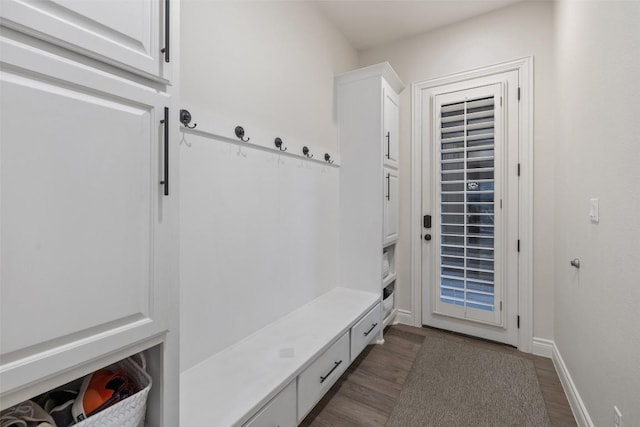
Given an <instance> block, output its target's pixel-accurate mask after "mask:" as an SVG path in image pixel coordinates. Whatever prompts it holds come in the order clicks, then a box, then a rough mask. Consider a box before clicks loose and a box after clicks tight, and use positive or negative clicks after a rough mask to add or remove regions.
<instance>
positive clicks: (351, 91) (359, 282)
mask: <svg viewBox="0 0 640 427" xmlns="http://www.w3.org/2000/svg"><path fill="white" fill-rule="evenodd" d="M336 86H337V96H338V126H339V141H340V161H341V167H340V278H341V285H342V286H345V287H351V288H355V289H360V290H364V291H369V292H376V293H381V294H382V293H383V292H382V289H383V288H385V287H388V289H392V288H393V287H394V282H395V277H396V275H395V271H396V263H397V259H396V254H397V251H396V243H397V241H398V209H399V204H398V202H399V187H398V183H399V179H400V174H399V170H398V154H399V146H398V142H399V109H398V106H399V100H398V97H399V94H400V92H402V90H403V89H404V84H403V83H402V81H400V79H399V78H398V76H397V74H396V73H395V71H394V70H393V69H392V68H391V66H390V65H389V64H388V63H382V64H377V65H372V66H370V67H366V68H361V69H358V70H355V71H351V72H348V73H345V74H342V75H340V76H338V77H336ZM390 298H391V299H387V300H385V301H383V307H384V303H385V302H386V303H387V306H388V307H389V306H390V307H391V308H390V309H388V310H386V311H384V309H383V312H384V313H385V314H386V316H384V317H385V319H384V325H385V326H386V325H388V324H389V323H391V322H392V321H393V320H394V318H395V314H396V309H395V304H394V303H393V301H394V299H395V298H394V297H393V296H391V297H390Z"/></svg>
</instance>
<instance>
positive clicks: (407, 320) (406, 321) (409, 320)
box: [396, 309, 413, 326]
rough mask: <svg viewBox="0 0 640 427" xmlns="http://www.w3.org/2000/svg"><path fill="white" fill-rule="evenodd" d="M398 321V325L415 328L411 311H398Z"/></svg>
mask: <svg viewBox="0 0 640 427" xmlns="http://www.w3.org/2000/svg"><path fill="white" fill-rule="evenodd" d="M396 321H397V323H401V324H403V325H410V326H413V314H412V313H411V312H410V311H409V310H402V309H398V314H397V315H396Z"/></svg>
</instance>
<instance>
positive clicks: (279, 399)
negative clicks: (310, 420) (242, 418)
mask: <svg viewBox="0 0 640 427" xmlns="http://www.w3.org/2000/svg"><path fill="white" fill-rule="evenodd" d="M296 425H297V422H296V381H295V379H294V380H293V381H291V382H290V383H289V385H288V386H286V387H285V389H284V390H282V391H281V392H280V393H278V395H277V396H276V397H274V398H273V399H271V401H270V402H269V403H267V404H266V405H265V406H264V408H262V409H261V410H260V412H258V413H257V414H256V416H254V417H253V418H252V419H251V420H249V421H248V422H247V423H246V424H245V425H244V427H295V426H296Z"/></svg>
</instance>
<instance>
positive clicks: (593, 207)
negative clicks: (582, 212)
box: [589, 199, 600, 224]
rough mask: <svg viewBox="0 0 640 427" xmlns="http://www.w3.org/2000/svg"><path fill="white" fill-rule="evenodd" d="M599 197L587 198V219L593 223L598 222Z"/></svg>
mask: <svg viewBox="0 0 640 427" xmlns="http://www.w3.org/2000/svg"><path fill="white" fill-rule="evenodd" d="M599 211H600V208H599V199H589V219H591V222H593V223H594V224H597V223H598V222H600V212H599Z"/></svg>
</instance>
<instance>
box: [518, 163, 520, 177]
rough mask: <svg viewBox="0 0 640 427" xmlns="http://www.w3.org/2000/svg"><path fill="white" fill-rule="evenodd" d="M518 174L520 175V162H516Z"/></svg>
mask: <svg viewBox="0 0 640 427" xmlns="http://www.w3.org/2000/svg"><path fill="white" fill-rule="evenodd" d="M518 176H520V163H518Z"/></svg>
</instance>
